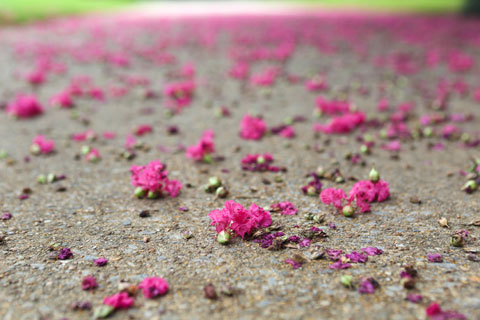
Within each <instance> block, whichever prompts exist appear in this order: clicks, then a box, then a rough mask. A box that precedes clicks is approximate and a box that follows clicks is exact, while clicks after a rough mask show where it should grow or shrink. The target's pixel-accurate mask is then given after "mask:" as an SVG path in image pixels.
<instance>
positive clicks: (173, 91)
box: [163, 80, 195, 111]
mask: <svg viewBox="0 0 480 320" xmlns="http://www.w3.org/2000/svg"><path fill="white" fill-rule="evenodd" d="M194 91H195V82H193V81H191V80H188V81H183V82H174V83H168V84H166V85H165V87H164V89H163V93H164V94H165V95H166V96H167V98H168V99H167V107H170V108H173V109H174V111H180V110H181V109H182V108H184V107H186V106H188V105H190V103H191V102H192V99H193V94H194Z"/></svg>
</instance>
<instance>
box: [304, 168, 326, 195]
mask: <svg viewBox="0 0 480 320" xmlns="http://www.w3.org/2000/svg"><path fill="white" fill-rule="evenodd" d="M308 175H309V176H311V177H312V181H310V182H309V183H308V184H307V185H305V186H303V187H302V188H301V189H302V192H303V194H306V195H309V196H315V195H317V194H320V191H322V182H321V181H320V178H321V177H320V176H319V175H318V174H317V173H315V172H311V173H309V174H308Z"/></svg>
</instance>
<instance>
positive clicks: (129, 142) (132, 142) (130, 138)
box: [125, 134, 137, 150]
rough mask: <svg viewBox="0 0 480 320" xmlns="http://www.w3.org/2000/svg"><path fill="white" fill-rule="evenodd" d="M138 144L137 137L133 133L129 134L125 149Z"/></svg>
mask: <svg viewBox="0 0 480 320" xmlns="http://www.w3.org/2000/svg"><path fill="white" fill-rule="evenodd" d="M136 145H137V139H135V138H134V137H133V136H132V135H131V134H128V135H127V137H126V138H125V149H127V150H131V149H133V148H134V147H135V146H136Z"/></svg>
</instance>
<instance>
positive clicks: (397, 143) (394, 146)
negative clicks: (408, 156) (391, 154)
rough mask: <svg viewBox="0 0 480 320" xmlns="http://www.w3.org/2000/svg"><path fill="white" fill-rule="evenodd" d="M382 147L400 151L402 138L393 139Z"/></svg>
mask: <svg viewBox="0 0 480 320" xmlns="http://www.w3.org/2000/svg"><path fill="white" fill-rule="evenodd" d="M382 148H383V149H384V150H388V151H395V152H397V151H400V149H401V148H402V143H401V142H400V140H393V141H390V142H388V143H387V144H385V145H383V146H382Z"/></svg>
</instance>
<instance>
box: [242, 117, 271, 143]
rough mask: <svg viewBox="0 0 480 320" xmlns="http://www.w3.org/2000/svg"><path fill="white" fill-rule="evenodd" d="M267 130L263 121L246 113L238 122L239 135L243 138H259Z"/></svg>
mask: <svg viewBox="0 0 480 320" xmlns="http://www.w3.org/2000/svg"><path fill="white" fill-rule="evenodd" d="M266 131H267V125H266V124H265V121H264V120H263V119H262V118H260V117H253V116H251V115H249V114H246V115H245V116H243V118H242V122H241V123H240V137H241V138H243V139H245V140H260V139H261V138H262V137H263V136H264V134H265V133H266Z"/></svg>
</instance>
